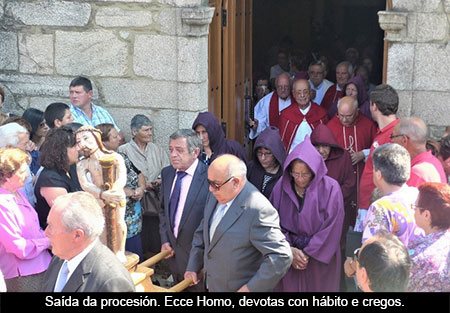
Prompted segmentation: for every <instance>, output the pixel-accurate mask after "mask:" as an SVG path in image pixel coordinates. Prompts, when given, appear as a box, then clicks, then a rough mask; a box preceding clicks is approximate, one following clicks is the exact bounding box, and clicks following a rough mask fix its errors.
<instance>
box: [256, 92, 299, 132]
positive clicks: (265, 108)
mask: <svg viewBox="0 0 450 313" xmlns="http://www.w3.org/2000/svg"><path fill="white" fill-rule="evenodd" d="M294 101H295V100H294V99H293V97H292V94H291V95H290V96H289V97H287V98H286V99H281V98H280V97H279V96H278V93H277V91H276V90H275V91H272V92H271V93H269V94H267V95H265V96H264V97H263V98H262V99H261V100H259V101H258V103H257V104H256V105H255V114H254V115H255V116H254V117H255V119H256V120H258V128H257V129H256V131H255V130H254V129H253V128H251V129H250V134H249V137H250V139H255V138H256V137H257V136H259V134H261V132H262V131H263V130H264V129H266V128H267V127H268V126H275V127H278V128H279V127H280V114H281V111H283V110H284V109H286V108H287V107H288V106H290V105H291V103H293V102H294Z"/></svg>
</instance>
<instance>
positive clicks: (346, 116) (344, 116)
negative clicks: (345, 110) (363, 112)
mask: <svg viewBox="0 0 450 313" xmlns="http://www.w3.org/2000/svg"><path fill="white" fill-rule="evenodd" d="M354 115H355V113H353V114H350V115H342V114H339V113H338V115H337V116H338V118H340V119H341V120H345V119H351V118H352V117H353V116H354Z"/></svg>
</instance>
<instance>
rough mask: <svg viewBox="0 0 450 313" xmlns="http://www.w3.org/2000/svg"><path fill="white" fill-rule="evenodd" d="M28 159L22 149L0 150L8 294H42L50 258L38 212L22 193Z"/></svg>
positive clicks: (1, 238)
mask: <svg viewBox="0 0 450 313" xmlns="http://www.w3.org/2000/svg"><path fill="white" fill-rule="evenodd" d="M28 159H29V156H28V154H26V153H25V152H23V151H22V150H20V149H17V148H2V149H0V270H1V271H2V272H3V275H4V277H5V281H6V287H7V291H16V292H18V291H39V289H40V286H41V281H42V279H43V277H44V272H45V271H46V270H47V267H48V265H49V263H50V259H51V256H50V253H49V252H48V250H47V249H48V248H49V246H50V241H49V239H48V238H47V237H45V235H44V231H43V230H42V229H41V228H40V226H39V221H38V217H37V214H36V211H35V210H34V208H33V207H32V206H31V205H30V203H29V202H28V201H27V199H26V197H25V195H24V194H23V192H22V191H19V188H21V187H23V185H24V183H25V179H26V178H27V176H28V172H27V167H28V162H27V161H28Z"/></svg>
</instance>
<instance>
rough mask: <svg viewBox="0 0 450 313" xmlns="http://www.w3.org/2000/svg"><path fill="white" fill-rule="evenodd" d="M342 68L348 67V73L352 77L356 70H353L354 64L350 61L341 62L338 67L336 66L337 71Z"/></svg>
mask: <svg viewBox="0 0 450 313" xmlns="http://www.w3.org/2000/svg"><path fill="white" fill-rule="evenodd" d="M341 66H346V67H347V71H348V73H349V74H350V75H352V74H353V71H354V70H355V69H354V68H353V64H352V63H351V62H349V61H342V62H340V63H339V64H338V65H336V70H337V68H338V67H341Z"/></svg>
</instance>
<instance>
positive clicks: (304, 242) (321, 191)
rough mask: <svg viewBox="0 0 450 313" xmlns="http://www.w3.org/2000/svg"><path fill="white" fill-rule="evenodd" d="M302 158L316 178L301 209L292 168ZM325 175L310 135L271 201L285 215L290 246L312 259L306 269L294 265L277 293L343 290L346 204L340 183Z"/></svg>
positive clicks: (294, 153)
mask: <svg viewBox="0 0 450 313" xmlns="http://www.w3.org/2000/svg"><path fill="white" fill-rule="evenodd" d="M298 159H299V160H302V161H303V162H305V163H306V164H307V165H308V166H309V168H310V169H311V171H312V172H313V173H314V177H313V178H312V180H311V182H310V184H309V185H308V187H307V189H306V192H305V196H304V203H303V206H302V208H301V210H300V209H299V208H300V206H299V201H298V198H297V196H296V194H295V191H294V190H293V187H292V177H291V175H290V165H291V164H292V162H293V161H295V160H298ZM326 174H327V167H326V165H325V162H324V161H323V158H322V156H321V155H320V154H319V153H318V152H317V150H316V148H314V146H313V145H312V144H311V141H310V139H309V136H306V138H305V140H304V141H303V142H302V143H300V144H299V145H298V146H297V147H296V148H295V149H294V150H293V151H292V152H291V153H290V154H289V155H288V157H287V158H286V161H285V163H284V167H283V176H282V177H281V179H280V180H279V181H278V182H277V184H276V185H275V187H274V189H273V191H272V194H271V196H270V201H271V202H272V204H273V206H274V207H275V209H277V211H278V214H279V215H280V226H281V229H282V231H283V233H284V235H285V236H286V239H287V241H288V242H289V244H290V245H291V247H296V248H298V249H301V250H303V252H304V253H306V254H307V255H308V256H309V257H310V258H309V262H308V265H307V267H306V269H305V270H297V269H294V268H293V267H292V266H291V267H290V268H289V271H288V272H287V274H286V275H285V276H284V277H283V279H282V280H281V281H280V283H279V284H278V286H277V287H276V288H275V291H292V292H324V291H332V292H337V291H339V281H340V274H341V263H342V262H341V250H340V247H339V241H340V236H341V231H342V223H343V220H344V203H343V198H342V191H341V188H340V187H339V184H338V183H337V181H336V180H334V179H333V178H331V177H329V176H327V175H326Z"/></svg>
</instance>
